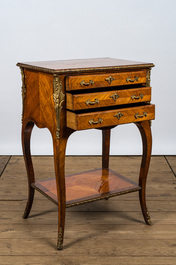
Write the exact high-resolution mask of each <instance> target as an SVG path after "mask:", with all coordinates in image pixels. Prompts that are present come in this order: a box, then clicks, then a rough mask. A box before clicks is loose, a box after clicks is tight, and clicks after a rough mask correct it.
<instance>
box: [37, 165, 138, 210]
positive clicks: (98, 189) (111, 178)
mask: <svg viewBox="0 0 176 265" xmlns="http://www.w3.org/2000/svg"><path fill="white" fill-rule="evenodd" d="M65 180H66V207H71V206H76V205H80V204H83V203H88V202H93V201H96V200H101V199H105V198H109V197H113V196H118V195H121V194H125V193H130V192H134V191H139V190H140V189H141V187H140V186H138V185H137V184H136V183H135V182H133V181H131V180H129V179H127V178H126V177H123V176H122V175H120V174H118V173H116V172H114V171H112V170H110V169H97V170H92V171H87V172H83V173H79V174H74V175H70V176H66V177H65ZM32 187H33V188H35V189H36V190H38V191H39V192H41V193H42V194H43V195H44V196H46V197H47V198H48V199H50V200H51V201H53V202H54V203H55V204H57V205H58V200H57V190H56V180H55V179H48V180H42V181H36V182H34V183H32Z"/></svg>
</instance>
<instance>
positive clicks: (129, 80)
mask: <svg viewBox="0 0 176 265" xmlns="http://www.w3.org/2000/svg"><path fill="white" fill-rule="evenodd" d="M138 79H139V77H138V76H135V77H134V79H131V77H127V79H126V81H127V82H134V81H138Z"/></svg>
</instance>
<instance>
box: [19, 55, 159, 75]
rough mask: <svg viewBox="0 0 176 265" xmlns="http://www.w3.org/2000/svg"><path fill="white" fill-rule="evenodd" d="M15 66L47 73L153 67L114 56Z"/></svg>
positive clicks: (28, 63)
mask: <svg viewBox="0 0 176 265" xmlns="http://www.w3.org/2000/svg"><path fill="white" fill-rule="evenodd" d="M17 66H20V67H24V68H28V69H33V70H38V71H42V72H48V73H78V72H86V71H88V72H93V71H95V70H96V71H98V70H99V71H103V70H115V69H122V70H123V69H137V68H138V69H140V68H150V67H154V64H153V63H145V62H136V61H128V60H122V59H115V58H109V57H106V58H94V59H77V60H58V61H43V62H26V63H17Z"/></svg>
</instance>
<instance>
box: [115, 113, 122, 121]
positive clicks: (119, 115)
mask: <svg viewBox="0 0 176 265" xmlns="http://www.w3.org/2000/svg"><path fill="white" fill-rule="evenodd" d="M122 116H124V115H123V114H122V113H121V112H117V114H115V115H114V117H116V118H117V119H118V120H120V119H121V118H122Z"/></svg>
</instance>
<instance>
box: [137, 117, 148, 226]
mask: <svg viewBox="0 0 176 265" xmlns="http://www.w3.org/2000/svg"><path fill="white" fill-rule="evenodd" d="M135 124H136V125H137V127H138V129H139V131H140V133H141V137H142V143H143V155H142V162H141V168H140V174H139V186H140V187H141V190H140V191H139V199H140V204H141V209H142V213H143V216H144V220H145V222H146V224H148V225H151V224H152V222H151V219H150V215H149V212H148V209H147V205H146V181H147V174H148V169H149V164H150V158H151V150H152V134H151V126H150V121H142V122H138V123H135Z"/></svg>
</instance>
